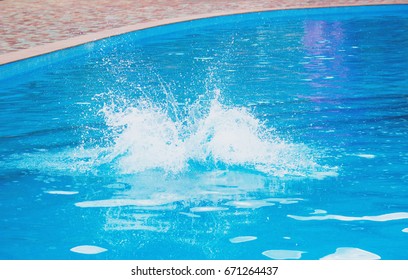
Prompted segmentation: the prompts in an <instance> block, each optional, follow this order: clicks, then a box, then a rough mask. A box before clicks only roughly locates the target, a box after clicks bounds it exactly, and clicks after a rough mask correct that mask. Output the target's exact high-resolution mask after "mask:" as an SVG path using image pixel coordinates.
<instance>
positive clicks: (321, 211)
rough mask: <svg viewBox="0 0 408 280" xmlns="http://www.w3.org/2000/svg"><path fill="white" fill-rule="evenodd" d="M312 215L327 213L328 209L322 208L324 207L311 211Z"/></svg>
mask: <svg viewBox="0 0 408 280" xmlns="http://www.w3.org/2000/svg"><path fill="white" fill-rule="evenodd" d="M310 214H311V215H321V214H327V211H326V210H322V209H315V210H314V211H313V212H312V213H310Z"/></svg>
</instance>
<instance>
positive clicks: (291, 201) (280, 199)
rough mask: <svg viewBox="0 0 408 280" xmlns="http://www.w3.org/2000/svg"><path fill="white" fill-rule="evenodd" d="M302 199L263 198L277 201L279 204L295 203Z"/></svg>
mask: <svg viewBox="0 0 408 280" xmlns="http://www.w3.org/2000/svg"><path fill="white" fill-rule="evenodd" d="M302 200H303V199H302V198H267V199H265V201H268V202H277V203H279V204H296V203H298V202H299V201H302Z"/></svg>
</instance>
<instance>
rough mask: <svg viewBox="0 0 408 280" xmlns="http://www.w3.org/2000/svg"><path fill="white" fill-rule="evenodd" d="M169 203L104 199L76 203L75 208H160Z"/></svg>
mask: <svg viewBox="0 0 408 280" xmlns="http://www.w3.org/2000/svg"><path fill="white" fill-rule="evenodd" d="M167 203H169V201H167V200H159V199H157V200H156V199H104V200H91V201H82V202H77V203H75V206H77V207H81V208H92V207H121V206H140V207H149V206H159V205H164V204H167Z"/></svg>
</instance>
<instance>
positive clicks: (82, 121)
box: [0, 5, 408, 259]
mask: <svg viewBox="0 0 408 280" xmlns="http://www.w3.org/2000/svg"><path fill="white" fill-rule="evenodd" d="M407 12H408V8H407V6H403V5H402V6H381V7H359V8H336V9H310V10H307V9H306V10H293V11H279V12H270V13H256V14H248V15H237V16H230V17H219V18H215V19H207V20H200V21H195V22H186V23H181V24H175V25H168V26H163V27H159V28H153V29H148V30H144V31H141V32H136V33H130V34H126V35H123V36H118V37H114V38H110V39H106V40H102V41H98V42H94V43H90V44H87V45H85V46H80V47H78V48H72V49H68V50H65V51H60V52H57V53H54V54H49V55H46V56H42V57H38V58H33V59H30V60H26V61H21V62H17V63H13V64H9V65H4V66H0V75H1V76H0V258H1V259H269V258H272V259H321V258H326V259H336V258H340V259H379V258H381V259H408V173H407V171H408V93H407V89H408V71H407V69H408V13H407Z"/></svg>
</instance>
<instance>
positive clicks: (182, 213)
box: [180, 212, 201, 218]
mask: <svg viewBox="0 0 408 280" xmlns="http://www.w3.org/2000/svg"><path fill="white" fill-rule="evenodd" d="M180 214H181V215H184V216H187V217H190V218H200V217H201V216H200V215H197V214H193V213H186V212H180Z"/></svg>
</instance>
